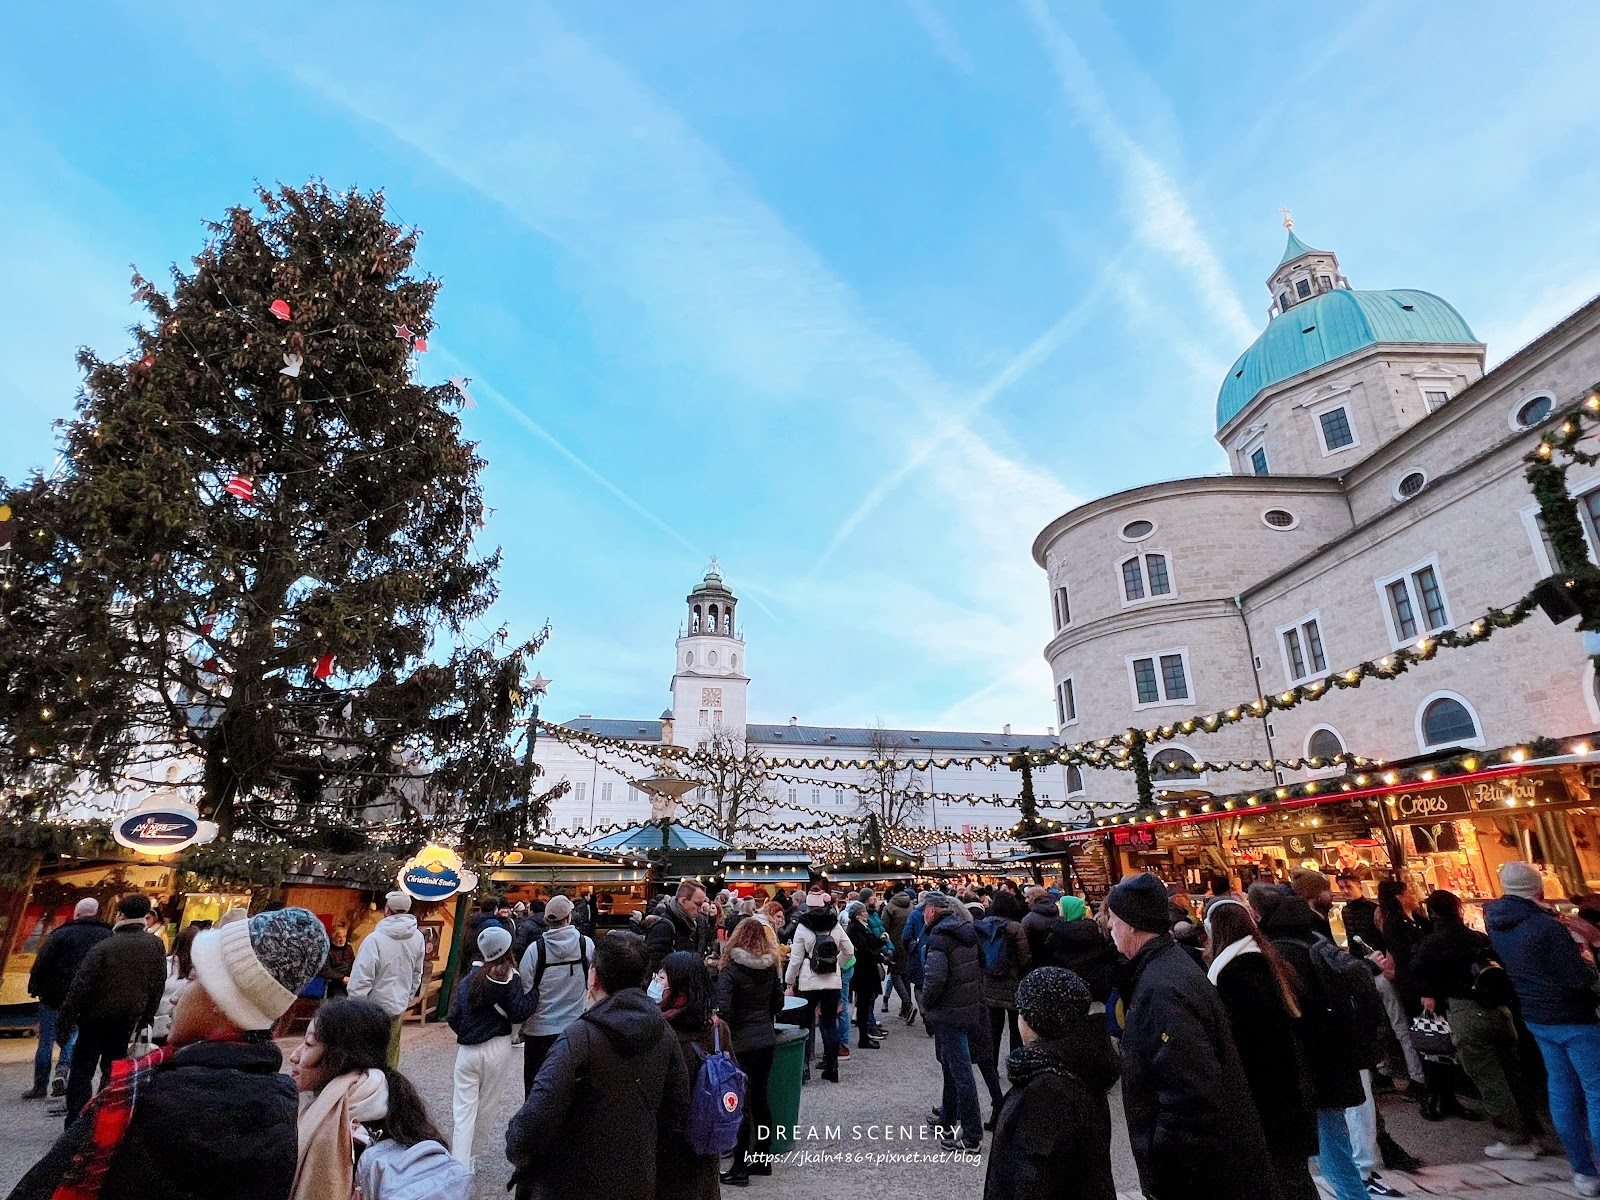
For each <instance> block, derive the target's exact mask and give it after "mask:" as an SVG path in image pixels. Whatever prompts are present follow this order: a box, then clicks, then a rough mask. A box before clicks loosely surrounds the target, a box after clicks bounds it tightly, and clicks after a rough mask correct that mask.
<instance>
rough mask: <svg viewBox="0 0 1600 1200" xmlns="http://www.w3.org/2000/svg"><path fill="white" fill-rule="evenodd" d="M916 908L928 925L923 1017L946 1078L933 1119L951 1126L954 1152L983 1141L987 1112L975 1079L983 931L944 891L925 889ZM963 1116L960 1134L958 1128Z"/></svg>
mask: <svg viewBox="0 0 1600 1200" xmlns="http://www.w3.org/2000/svg"><path fill="white" fill-rule="evenodd" d="M917 907H918V908H920V909H921V910H922V920H923V924H924V926H925V930H926V931H925V932H924V933H923V935H922V939H921V943H922V947H923V976H922V1019H923V1020H924V1021H925V1022H926V1023H927V1025H928V1028H929V1029H931V1030H932V1031H933V1048H934V1054H935V1055H936V1056H937V1057H938V1059H939V1068H940V1071H941V1073H942V1075H943V1077H944V1091H943V1095H942V1097H941V1099H940V1103H939V1107H938V1108H936V1109H935V1110H934V1119H935V1121H936V1123H937V1124H938V1125H940V1126H941V1127H944V1128H946V1129H948V1130H949V1132H948V1133H947V1135H946V1136H944V1137H942V1138H940V1142H939V1144H940V1145H941V1146H943V1147H944V1148H945V1149H946V1150H949V1151H953V1152H959V1151H963V1150H965V1151H972V1150H975V1149H977V1147H978V1146H979V1145H981V1144H982V1142H983V1114H982V1111H981V1110H980V1109H979V1107H978V1085H977V1084H976V1083H975V1082H974V1081H973V1078H972V1066H973V1051H972V1047H973V1043H974V1040H975V1039H976V1037H977V1032H978V1023H979V1022H980V1021H981V1020H983V1006H982V996H983V983H982V980H983V968H982V964H981V963H980V962H979V960H978V935H977V933H976V931H975V930H974V929H973V928H972V914H971V913H969V912H968V911H967V910H966V908H965V907H964V906H962V905H961V904H960V903H959V902H958V901H956V900H955V899H954V898H953V897H950V896H946V895H945V894H944V893H943V892H923V893H922V895H921V896H919V897H918V898H917ZM958 1121H959V1122H960V1129H959V1135H958V1133H957V1131H956V1130H955V1129H954V1128H953V1126H954V1125H955V1123H956V1122H958Z"/></svg>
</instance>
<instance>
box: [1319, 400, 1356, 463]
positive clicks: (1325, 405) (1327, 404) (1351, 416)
mask: <svg viewBox="0 0 1600 1200" xmlns="http://www.w3.org/2000/svg"><path fill="white" fill-rule="evenodd" d="M1350 400H1351V393H1350V392H1349V391H1345V392H1343V393H1341V394H1339V395H1337V396H1331V397H1329V398H1328V399H1327V400H1325V401H1323V402H1322V403H1321V404H1317V405H1314V406H1312V407H1311V408H1309V409H1308V411H1309V412H1310V413H1311V422H1312V424H1313V425H1315V426H1316V431H1317V448H1318V449H1319V450H1321V451H1322V457H1323V458H1331V457H1332V456H1333V455H1335V454H1343V453H1344V452H1345V451H1347V450H1358V449H1360V448H1361V431H1360V430H1359V429H1357V428H1356V417H1355V412H1354V411H1353V409H1352V406H1351V403H1350ZM1336 408H1342V409H1344V419H1345V420H1346V421H1347V422H1349V424H1350V439H1351V440H1350V442H1349V443H1348V444H1347V445H1344V446H1338V447H1335V448H1334V449H1332V450H1330V449H1328V439H1327V437H1326V435H1325V434H1324V433H1323V430H1322V418H1323V417H1324V416H1326V415H1327V414H1328V413H1331V412H1332V411H1333V410H1334V409H1336Z"/></svg>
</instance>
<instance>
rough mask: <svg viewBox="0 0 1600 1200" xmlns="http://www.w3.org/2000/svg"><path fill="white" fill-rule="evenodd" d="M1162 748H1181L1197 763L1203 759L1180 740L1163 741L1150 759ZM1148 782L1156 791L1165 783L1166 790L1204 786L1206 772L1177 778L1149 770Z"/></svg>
mask: <svg viewBox="0 0 1600 1200" xmlns="http://www.w3.org/2000/svg"><path fill="white" fill-rule="evenodd" d="M1190 690H1193V689H1190ZM1163 750H1182V751H1183V752H1184V753H1185V754H1187V755H1188V756H1189V757H1190V758H1192V759H1194V761H1195V762H1197V763H1200V762H1204V761H1205V756H1204V755H1201V754H1196V753H1195V752H1194V750H1193V749H1192V748H1190V747H1188V746H1185V745H1184V744H1183V743H1182V742H1163V743H1162V744H1161V745H1159V746H1157V747H1156V748H1155V750H1154V752H1152V753H1151V755H1150V757H1151V759H1154V758H1155V756H1156V755H1157V754H1160V753H1161V752H1162V751H1163ZM1150 783H1151V785H1152V786H1153V787H1155V789H1156V790H1157V791H1160V790H1162V788H1163V785H1165V787H1166V790H1167V791H1171V790H1173V788H1174V787H1184V788H1189V787H1204V786H1206V773H1205V772H1204V771H1196V772H1195V773H1194V777H1193V778H1192V779H1179V778H1178V777H1177V776H1175V775H1168V774H1167V773H1166V772H1165V771H1151V772H1150Z"/></svg>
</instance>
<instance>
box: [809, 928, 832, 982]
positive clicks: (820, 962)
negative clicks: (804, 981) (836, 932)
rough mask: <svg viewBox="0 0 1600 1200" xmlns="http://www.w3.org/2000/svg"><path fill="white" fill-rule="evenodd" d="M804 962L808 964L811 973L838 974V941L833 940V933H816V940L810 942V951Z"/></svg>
mask: <svg viewBox="0 0 1600 1200" xmlns="http://www.w3.org/2000/svg"><path fill="white" fill-rule="evenodd" d="M806 962H807V963H809V964H810V966H811V973H812V974H813V975H836V974H838V972H839V943H838V942H836V941H834V940H833V934H831V933H819V934H817V940H816V941H815V942H813V943H812V944H811V953H810V955H809V956H808V957H807V958H806Z"/></svg>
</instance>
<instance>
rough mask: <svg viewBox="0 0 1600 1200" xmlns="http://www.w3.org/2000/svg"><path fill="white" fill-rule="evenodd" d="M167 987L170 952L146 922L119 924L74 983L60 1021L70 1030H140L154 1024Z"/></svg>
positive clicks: (93, 952) (89, 956)
mask: <svg viewBox="0 0 1600 1200" xmlns="http://www.w3.org/2000/svg"><path fill="white" fill-rule="evenodd" d="M166 986H167V950H166V947H165V946H163V945H162V944H161V939H160V938H158V937H156V936H154V935H153V934H149V933H146V932H145V931H144V922H143V921H118V922H117V924H116V926H115V929H114V930H113V932H112V934H111V936H110V937H108V938H102V939H101V940H100V941H99V942H98V943H97V944H96V945H95V946H94V947H93V948H92V949H90V951H89V953H88V954H86V955H84V958H83V963H82V965H81V966H79V967H78V970H77V973H76V974H74V975H73V977H72V986H71V987H69V988H68V989H67V998H66V1000H65V1002H64V1003H63V1004H62V1005H61V1020H62V1022H63V1024H64V1026H65V1027H66V1028H68V1029H71V1028H76V1027H77V1026H78V1025H80V1024H82V1023H83V1022H85V1021H93V1022H98V1023H103V1024H106V1025H120V1026H125V1027H127V1028H128V1029H137V1028H139V1027H140V1026H143V1025H148V1024H150V1022H151V1021H153V1020H155V1017H156V1009H157V1008H158V1007H159V1006H160V1004H161V993H162V991H163V990H164V989H165V988H166Z"/></svg>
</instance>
